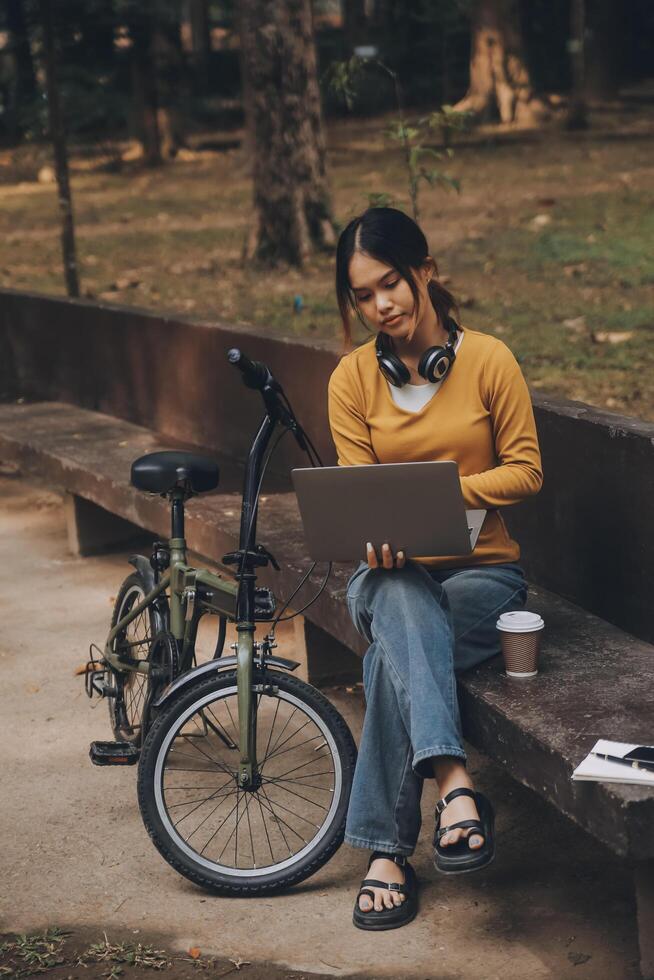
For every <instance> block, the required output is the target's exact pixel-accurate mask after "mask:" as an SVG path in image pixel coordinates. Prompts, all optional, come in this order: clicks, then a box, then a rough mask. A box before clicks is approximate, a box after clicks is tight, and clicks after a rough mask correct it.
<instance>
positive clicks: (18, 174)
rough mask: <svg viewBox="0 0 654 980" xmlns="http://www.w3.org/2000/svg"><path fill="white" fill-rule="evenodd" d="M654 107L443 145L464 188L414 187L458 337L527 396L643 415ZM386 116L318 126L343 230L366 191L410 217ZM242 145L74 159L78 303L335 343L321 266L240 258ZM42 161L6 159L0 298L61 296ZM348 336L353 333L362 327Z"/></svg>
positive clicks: (648, 362)
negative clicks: (499, 351) (451, 301)
mask: <svg viewBox="0 0 654 980" xmlns="http://www.w3.org/2000/svg"><path fill="white" fill-rule="evenodd" d="M653 106H654V86H652V85H650V86H649V88H647V87H643V86H641V88H640V89H639V90H638V91H635V92H633V93H628V92H624V93H623V94H622V98H621V99H620V100H616V101H615V102H611V103H606V104H597V105H596V106H594V107H593V110H592V112H591V126H590V128H589V129H588V130H587V131H583V132H578V133H569V132H565V131H562V130H560V129H557V128H551V129H547V130H543V131H540V130H526V131H522V132H520V131H515V130H512V129H502V127H481V128H480V129H477V130H475V131H474V132H472V133H470V134H466V135H464V136H460V137H457V139H456V141H455V145H454V156H453V158H452V159H451V160H447V159H446V160H443V161H440V162H438V167H439V168H440V169H442V170H443V171H445V172H447V173H448V174H449V175H450V176H451V177H453V178H455V179H456V180H458V181H460V184H461V193H460V194H455V193H447V192H446V191H444V190H442V189H441V188H439V187H434V188H432V187H429V186H428V185H427V183H426V182H424V181H423V182H421V184H420V202H419V204H420V214H419V220H420V224H421V226H422V227H423V229H424V231H425V234H426V235H427V238H428V241H429V244H430V248H431V250H432V254H433V255H434V257H435V258H436V260H437V262H438V265H439V270H440V273H441V275H442V277H443V279H444V281H445V282H446V284H447V286H448V288H449V289H450V290H451V291H452V293H453V295H454V296H455V298H456V300H457V301H458V302H459V303H460V305H461V309H460V318H461V322H462V324H463V325H464V326H468V327H470V328H472V329H475V330H481V331H483V332H486V333H491V334H494V335H496V336H499V337H501V338H502V340H504V341H505V343H507V344H508V346H509V347H510V348H511V350H512V351H513V352H514V353H515V355H516V357H517V358H518V359H519V361H520V364H521V367H522V370H523V373H524V374H525V377H526V378H527V381H528V382H529V384H530V385H531V386H532V387H533V388H537V389H540V390H542V391H543V392H545V393H547V394H552V395H562V396H565V397H568V398H573V399H577V400H580V401H586V402H589V403H590V404H592V405H596V406H599V407H601V408H608V409H610V410H613V411H616V412H620V413H622V414H625V415H632V416H638V417H639V418H642V419H649V420H653V419H654V345H653V344H652V331H654V252H653V250H652V247H651V243H652V239H653V235H654V154H653V153H652V147H653V145H654V122H653V120H654V113H653V112H652V107H653ZM393 118H394V114H393V113H392V112H389V113H388V114H387V115H384V116H379V117H375V118H345V119H332V120H329V122H328V125H327V171H328V176H329V181H330V188H331V194H332V203H333V212H334V217H335V219H336V221H337V223H338V225H339V226H340V227H344V225H345V224H346V223H347V222H348V221H349V220H350V219H351V218H353V217H354V216H355V215H356V214H359V213H360V212H361V211H363V210H364V209H365V207H366V206H367V205H368V203H369V200H370V195H373V194H377V195H379V194H385V195H388V197H389V203H392V204H393V205H394V206H396V207H399V208H402V209H404V210H406V211H407V212H409V213H410V211H411V206H410V201H409V198H408V191H407V175H406V172H405V169H404V163H403V161H404V157H403V153H402V150H401V148H399V147H398V146H397V145H396V144H395V143H393V142H392V141H390V140H389V139H388V137H387V136H386V135H385V130H386V128H387V127H389V126H390V125H391V123H392V121H393ZM241 135H242V134H241V133H240V131H232V132H229V133H218V132H216V133H205V134H201V135H197V136H196V137H194V138H193V139H192V140H191V147H190V148H189V149H188V150H185V151H184V153H183V154H181V155H180V156H179V157H178V158H177V159H176V160H174V161H173V162H171V163H170V164H167V165H166V166H165V167H161V168H158V169H155V170H152V169H147V168H144V167H143V166H142V165H139V164H136V163H126V164H124V166H123V169H122V170H121V171H119V172H117V173H116V172H109V171H107V169H106V166H105V168H104V169H103V159H102V157H101V155H100V154H101V152H102V151H103V148H102V147H81V146H78V147H73V148H72V152H71V156H72V173H73V177H72V186H73V194H74V206H75V217H76V227H77V239H78V253H79V268H80V278H81V290H82V295H83V296H85V297H88V298H90V299H93V301H94V302H99V303H101V304H106V303H119V304H123V305H128V306H135V307H147V308H149V309H153V310H158V311H166V312H170V311H173V312H175V313H177V314H187V315H188V314H190V315H192V316H193V317H201V318H204V319H207V320H210V321H211V322H227V323H236V324H238V323H240V322H245V323H252V324H256V325H257V327H258V328H260V329H261V331H262V332H263V333H265V334H274V335H276V336H283V337H290V338H294V337H304V338H319V339H325V338H330V339H338V340H340V339H341V324H340V317H339V315H338V309H337V306H336V298H335V291H334V256H333V255H332V254H319V255H316V256H315V257H313V258H312V259H311V260H310V261H309V262H308V263H307V264H306V266H305V268H303V269H301V270H298V269H288V268H284V267H280V268H275V269H267V268H261V267H258V266H257V265H256V264H255V263H253V262H248V263H243V261H242V258H241V255H242V249H243V243H244V241H245V239H246V237H247V234H248V230H249V228H250V227H251V223H252V212H251V199H252V179H251V175H250V173H249V164H250V161H249V160H248V159H246V158H245V157H244V154H243V150H242V149H241V146H240V139H241ZM48 152H49V151H48V148H47V147H45V146H40V147H39V146H29V147H27V146H26V147H22V148H19V150H17V151H10V150H4V151H1V152H0V285H2V286H5V287H8V288H12V289H20V290H40V291H43V292H47V293H56V294H59V295H61V294H63V292H64V285H63V276H62V266H61V255H60V242H59V236H60V232H59V216H58V210H57V195H56V188H55V185H54V184H53V183H52V169H51V168H50V170H47V172H46V179H45V181H44V180H43V171H42V169H41V180H39V179H38V175H39V170H40V168H42V165H43V163H44V161H45V160H47V155H48ZM104 152H105V154H106V147H105V148H104ZM104 163H105V164H106V160H105V161H104ZM425 165H426V166H427V167H428V168H430V167H431V166H432V165H434V160H433V158H429V159H426V161H425ZM354 333H355V338H356V339H357V340H362V339H364V338H365V337H366V336H367V335H366V334H365V331H364V330H363V328H362V327H360V326H357V325H356V324H355V330H354ZM251 356H253V357H256V356H257V355H256V348H255V351H254V352H253V353H251Z"/></svg>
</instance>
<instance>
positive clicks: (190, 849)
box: [156, 681, 347, 881]
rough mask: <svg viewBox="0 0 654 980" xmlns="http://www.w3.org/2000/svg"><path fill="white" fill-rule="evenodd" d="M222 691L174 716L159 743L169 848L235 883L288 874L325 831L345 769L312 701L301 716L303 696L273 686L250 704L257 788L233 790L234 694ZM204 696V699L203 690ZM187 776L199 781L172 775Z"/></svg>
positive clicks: (232, 686)
mask: <svg viewBox="0 0 654 980" xmlns="http://www.w3.org/2000/svg"><path fill="white" fill-rule="evenodd" d="M214 683H216V682H214ZM222 684H223V687H222V688H221V687H220V685H219V684H217V686H216V689H215V693H213V692H212V693H211V695H210V697H207V695H203V696H202V697H201V698H200V697H199V698H198V700H197V705H195V706H194V707H192V708H188V709H186V710H185V711H184V713H182V712H179V714H178V715H175V714H174V712H173V717H178V718H179V721H178V722H176V723H173V724H175V725H176V727H174V728H172V729H170V730H169V734H168V735H167V736H165V741H164V743H163V745H164V746H165V748H164V754H163V756H162V760H163V761H162V762H161V763H159V769H158V770H157V771H158V772H159V773H160V777H159V778H161V787H162V793H161V797H160V798H159V802H158V803H157V804H156V805H157V807H158V808H159V812H160V814H161V817H162V818H163V822H164V824H165V826H167V827H168V828H169V829H170V833H171V839H172V840H177V843H178V846H180V847H182V848H183V849H184V850H185V853H187V854H188V855H189V857H192V855H195V859H196V861H197V862H199V863H200V864H201V865H202V866H205V867H208V868H213V869H215V870H216V871H217V872H219V873H220V874H221V875H227V876H228V877H229V876H230V875H232V876H234V881H238V880H241V876H245V880H247V878H248V876H249V875H250V874H252V875H262V874H267V873H269V872H273V871H274V870H275V869H276V867H277V866H278V865H279V866H284V867H285V868H286V867H292V866H293V861H294V859H295V857H296V855H297V856H298V859H299V856H300V855H304V854H305V853H306V852H307V848H309V847H310V845H311V842H312V841H314V840H319V839H321V837H322V836H324V835H325V834H326V833H327V830H328V828H330V827H331V826H332V820H333V819H334V817H335V814H336V813H337V809H336V805H337V800H338V799H339V798H340V797H336V796H335V794H336V793H337V791H338V792H340V789H341V788H342V787H343V786H344V785H345V787H346V786H347V783H343V780H342V779H341V776H339V773H341V772H343V769H342V767H341V765H340V756H339V755H337V754H336V752H335V750H334V739H333V737H332V735H331V729H330V728H329V727H328V724H329V723H328V721H327V720H325V719H324V718H323V716H322V715H321V714H320V713H319V712H318V711H317V709H316V708H314V707H313V702H311V701H308V702H307V705H308V706H311V709H309V707H308V706H307V705H305V703H304V702H303V701H302V700H299V698H301V693H299V694H296V693H295V691H294V690H293V693H292V694H291V693H290V692H286V691H284V689H283V688H282V685H281V684H280V686H279V688H278V687H277V686H275V688H274V691H273V692H272V693H258V694H257V698H256V700H253V704H252V707H253V711H254V712H255V717H256V728H257V738H256V742H257V746H258V750H257V752H258V757H259V760H260V762H259V767H258V771H257V772H256V773H255V775H256V777H257V778H258V779H259V780H260V781H259V782H258V783H256V784H255V785H254V786H253V787H251V788H250V789H247V790H243V789H241V787H240V786H239V785H238V784H237V781H236V777H237V769H238V767H237V765H236V759H237V756H236V755H235V750H238V748H239V734H240V733H239V730H238V707H237V691H236V688H235V684H233V683H232V682H228V684H225V682H224V681H223V682H222ZM228 685H229V686H228ZM205 690H207V691H211V690H212V689H211V688H210V687H209V685H207V684H206V682H205ZM300 690H301V689H300ZM190 703H192V702H190ZM171 710H172V709H171ZM198 732H200V733H202V734H203V737H202V738H198V737H197V733H198ZM232 733H233V734H232ZM284 756H287V758H286V759H284ZM277 759H279V762H276V761H275V760H277ZM284 763H285V764H284ZM325 764H327V768H325ZM161 766H163V769H161ZM264 766H265V769H264ZM268 770H270V772H268ZM185 772H192V773H197V774H198V775H199V777H200V778H192V779H188V778H184V776H183V775H181V776H177V775H175V774H176V773H185ZM221 774H224V775H221ZM321 781H322V782H321ZM162 807H163V810H162ZM339 819H342V818H339ZM316 846H317V845H316Z"/></svg>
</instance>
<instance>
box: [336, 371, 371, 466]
mask: <svg viewBox="0 0 654 980" xmlns="http://www.w3.org/2000/svg"><path fill="white" fill-rule="evenodd" d="M327 403H328V414H329V427H330V429H331V433H332V439H333V440H334V445H335V446H336V452H337V454H338V465H339V466H357V465H359V464H362V463H378V462H379V460H378V459H377V456H376V455H375V451H374V449H373V448H372V443H371V439H370V429H369V427H368V424H367V423H366V420H365V418H364V413H363V402H362V399H361V397H360V396H359V397H357V386H356V385H355V384H354V383H353V380H352V379H351V378H350V377H349V371H348V368H347V367H346V365H345V363H344V362H343V361H341V362H340V363H339V364H338V365H337V367H336V369H335V370H334V372H333V374H332V376H331V378H330V379H329V385H328V389H327Z"/></svg>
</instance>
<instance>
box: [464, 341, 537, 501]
mask: <svg viewBox="0 0 654 980" xmlns="http://www.w3.org/2000/svg"><path fill="white" fill-rule="evenodd" d="M482 388H483V392H482V394H483V397H484V400H485V402H486V404H487V405H488V407H489V411H490V416H491V423H492V426H493V436H494V439H495V452H496V456H497V459H498V461H499V465H498V466H495V467H493V468H492V469H490V470H486V471H485V472H483V473H475V474H472V475H469V476H463V477H461V490H462V491H463V499H464V501H465V504H466V507H470V508H486V509H493V508H496V507H502V506H506V505H507V504H517V503H518V502H519V501H520V500H523V499H524V498H525V497H529V496H531V495H532V494H535V493H538V491H539V490H540V488H541V486H542V483H543V471H542V466H541V458H540V449H539V446H538V436H537V433H536V423H535V421H534V412H533V408H532V405H531V397H530V395H529V389H528V388H527V383H526V381H525V379H524V377H523V374H522V371H521V370H520V366H519V364H518V362H517V361H516V359H515V357H514V356H513V354H512V353H511V351H510V350H509V348H508V347H507V346H506V344H504V343H502V342H501V341H500V342H498V343H497V344H496V345H493V350H492V351H491V353H490V355H489V356H488V358H487V360H486V362H485V364H484V368H483V373H482Z"/></svg>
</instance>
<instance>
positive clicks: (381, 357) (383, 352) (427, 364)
mask: <svg viewBox="0 0 654 980" xmlns="http://www.w3.org/2000/svg"><path fill="white" fill-rule="evenodd" d="M445 327H446V329H447V332H448V334H449V336H448V338H447V342H446V344H445V347H428V348H427V350H426V351H425V352H424V354H422V356H421V358H420V361H419V362H418V374H420V375H421V376H422V377H423V378H425V379H426V380H427V381H431V382H432V384H434V383H435V382H436V381H442V380H443V378H445V376H446V375H447V372H448V371H449V370H450V368H451V367H452V365H453V364H454V361H455V360H456V354H455V353H454V344H455V343H456V332H457V330H458V327H457V324H456V323H455V321H454V320H453V319H452V317H451V316H448V317H447V319H446V322H445ZM375 353H376V354H377V366H378V367H379V370H380V371H381V373H382V374H383V375H384V377H385V378H386V380H387V381H390V383H391V384H392V385H395V387H396V388H402V387H403V386H404V385H405V384H406V383H407V382H408V380H409V378H410V377H411V372H410V371H409V369H408V367H407V366H406V364H404V362H403V361H401V360H400V358H399V357H397V355H396V354H394V353H393V344H392V341H391V338H390V337H389V336H388V334H387V333H384V332H383V331H381V330H380V332H379V333H378V334H377V340H376V341H375Z"/></svg>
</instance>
